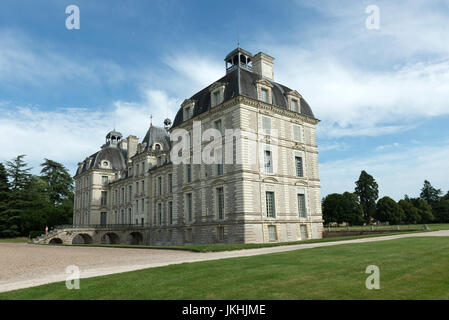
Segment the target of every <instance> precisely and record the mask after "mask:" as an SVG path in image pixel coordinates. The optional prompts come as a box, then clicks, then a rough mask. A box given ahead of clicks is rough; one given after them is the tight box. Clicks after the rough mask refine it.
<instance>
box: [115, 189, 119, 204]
mask: <svg viewBox="0 0 449 320" xmlns="http://www.w3.org/2000/svg"><path fill="white" fill-rule="evenodd" d="M117 203H119V199H118V190H117V189H115V204H117Z"/></svg>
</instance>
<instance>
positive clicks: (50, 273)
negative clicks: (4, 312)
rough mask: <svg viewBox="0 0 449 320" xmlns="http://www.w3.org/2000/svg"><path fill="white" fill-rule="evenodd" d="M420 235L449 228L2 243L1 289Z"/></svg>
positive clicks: (446, 232)
mask: <svg viewBox="0 0 449 320" xmlns="http://www.w3.org/2000/svg"><path fill="white" fill-rule="evenodd" d="M420 236H426V237H428V236H443V237H449V230H443V231H434V232H423V233H411V234H400V235H392V236H382V237H375V238H364V239H354V240H343V241H332V242H321V243H309V244H298V245H289V246H280V247H271V248H260V249H249V250H237V251H224V252H208V253H198V252H190V251H182V250H163V249H125V248H101V247H67V246H44V245H33V244H24V243H0V292H5V291H10V290H16V289H21V288H27V287H32V286H38V285H42V284H46V283H52V282H57V281H65V280H66V277H67V274H66V273H65V269H66V267H67V266H69V265H76V266H78V267H79V269H80V271H81V278H89V277H95V276H101V275H107V274H113V273H120V272H126V271H133V270H139V269H145V268H152V267H159V266H166V265H169V264H177V263H183V262H196V261H205V260H216V259H224V258H233V257H247V256H253V255H259V254H267V253H275V252H285V251H292V250H301V249H307V248H315V247H326V246H334V245H341V244H348V243H364V242H374V241H384V240H392V239H399V238H407V237H420Z"/></svg>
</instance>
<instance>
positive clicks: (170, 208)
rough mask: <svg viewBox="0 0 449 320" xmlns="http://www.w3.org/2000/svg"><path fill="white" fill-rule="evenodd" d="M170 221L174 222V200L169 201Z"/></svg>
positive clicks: (170, 222)
mask: <svg viewBox="0 0 449 320" xmlns="http://www.w3.org/2000/svg"><path fill="white" fill-rule="evenodd" d="M168 223H169V224H173V202H171V201H169V202H168Z"/></svg>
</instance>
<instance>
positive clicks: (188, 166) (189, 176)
mask: <svg viewBox="0 0 449 320" xmlns="http://www.w3.org/2000/svg"><path fill="white" fill-rule="evenodd" d="M187 182H192V165H191V164H188V165H187Z"/></svg>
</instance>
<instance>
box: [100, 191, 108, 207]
mask: <svg viewBox="0 0 449 320" xmlns="http://www.w3.org/2000/svg"><path fill="white" fill-rule="evenodd" d="M107 197H108V192H107V191H101V206H102V207H105V206H106V203H107Z"/></svg>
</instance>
